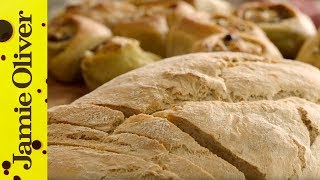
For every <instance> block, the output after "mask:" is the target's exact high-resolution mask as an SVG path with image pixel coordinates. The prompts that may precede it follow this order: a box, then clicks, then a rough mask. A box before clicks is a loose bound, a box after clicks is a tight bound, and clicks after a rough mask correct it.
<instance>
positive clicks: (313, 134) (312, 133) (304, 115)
mask: <svg viewBox="0 0 320 180" xmlns="http://www.w3.org/2000/svg"><path fill="white" fill-rule="evenodd" d="M298 111H299V115H300V117H301V120H302V122H303V124H304V125H305V126H306V128H307V129H308V132H309V137H310V146H312V144H313V143H314V141H315V140H316V138H317V137H318V136H319V134H320V130H319V129H318V128H317V127H316V126H314V124H313V123H312V121H311V120H310V119H309V118H308V112H307V111H306V110H305V109H304V108H302V107H300V108H298Z"/></svg>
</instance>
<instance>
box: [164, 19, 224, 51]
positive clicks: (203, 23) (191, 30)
mask: <svg viewBox="0 0 320 180" xmlns="http://www.w3.org/2000/svg"><path fill="white" fill-rule="evenodd" d="M219 32H223V28H221V27H219V26H217V25H216V24H214V23H212V22H210V21H209V20H205V19H199V18H193V17H184V18H183V19H181V21H179V22H178V23H176V24H174V25H173V26H172V27H171V29H170V31H169V33H168V37H167V47H166V48H167V50H166V52H167V53H166V54H167V57H171V56H176V55H181V54H187V53H191V52H192V46H193V44H194V43H195V42H196V41H199V40H201V39H203V38H206V37H208V36H210V35H212V34H215V33H219Z"/></svg>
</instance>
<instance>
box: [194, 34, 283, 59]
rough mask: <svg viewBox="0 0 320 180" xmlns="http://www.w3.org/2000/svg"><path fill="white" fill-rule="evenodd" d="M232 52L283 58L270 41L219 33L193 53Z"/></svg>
mask: <svg viewBox="0 0 320 180" xmlns="http://www.w3.org/2000/svg"><path fill="white" fill-rule="evenodd" d="M214 51H232V52H245V53H249V54H255V55H259V56H269V57H278V58H279V57H282V56H281V54H280V52H279V50H278V49H277V48H276V47H275V46H274V45H273V44H272V43H271V42H270V41H268V40H266V39H258V38H255V37H252V36H250V35H247V34H237V33H233V34H231V33H219V34H215V35H212V36H209V37H207V38H205V39H203V40H200V41H198V42H196V43H195V44H194V45H193V52H214Z"/></svg>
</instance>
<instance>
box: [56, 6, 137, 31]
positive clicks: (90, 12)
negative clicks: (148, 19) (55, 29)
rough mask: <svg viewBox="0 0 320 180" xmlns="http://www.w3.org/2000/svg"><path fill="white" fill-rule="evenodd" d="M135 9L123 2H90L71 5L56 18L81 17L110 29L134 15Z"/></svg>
mask: <svg viewBox="0 0 320 180" xmlns="http://www.w3.org/2000/svg"><path fill="white" fill-rule="evenodd" d="M136 11H137V8H136V7H135V6H134V5H133V4H130V3H128V2H125V1H117V0H116V1H91V0H86V1H82V2H81V3H77V4H72V5H69V6H67V7H66V8H65V10H64V11H63V12H62V13H61V14H60V15H58V16H57V17H56V18H63V17H64V16H67V15H70V14H71V15H74V14H77V15H81V16H85V17H88V18H90V19H93V20H95V21H97V22H100V23H102V24H104V25H106V26H108V27H109V28H112V27H113V26H114V25H116V24H117V23H118V22H119V21H122V20H124V19H128V18H130V17H132V16H134V15H135V13H136Z"/></svg>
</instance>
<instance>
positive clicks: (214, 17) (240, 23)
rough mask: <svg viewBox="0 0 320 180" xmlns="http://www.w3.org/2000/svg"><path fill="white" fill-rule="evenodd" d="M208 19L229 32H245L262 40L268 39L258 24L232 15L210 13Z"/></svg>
mask: <svg viewBox="0 0 320 180" xmlns="http://www.w3.org/2000/svg"><path fill="white" fill-rule="evenodd" d="M210 21H212V22H214V23H215V24H217V25H218V26H221V27H223V28H224V29H226V30H227V31H228V32H231V33H241V34H247V35H250V36H254V37H255V38H259V39H263V40H264V41H267V40H269V39H268V38H267V36H266V34H265V33H264V31H263V30H262V29H261V28H260V27H259V26H257V25H256V24H254V23H252V22H250V21H245V20H243V19H241V18H239V17H236V16H233V15H221V14H211V16H210ZM269 41H270V40H269Z"/></svg>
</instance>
